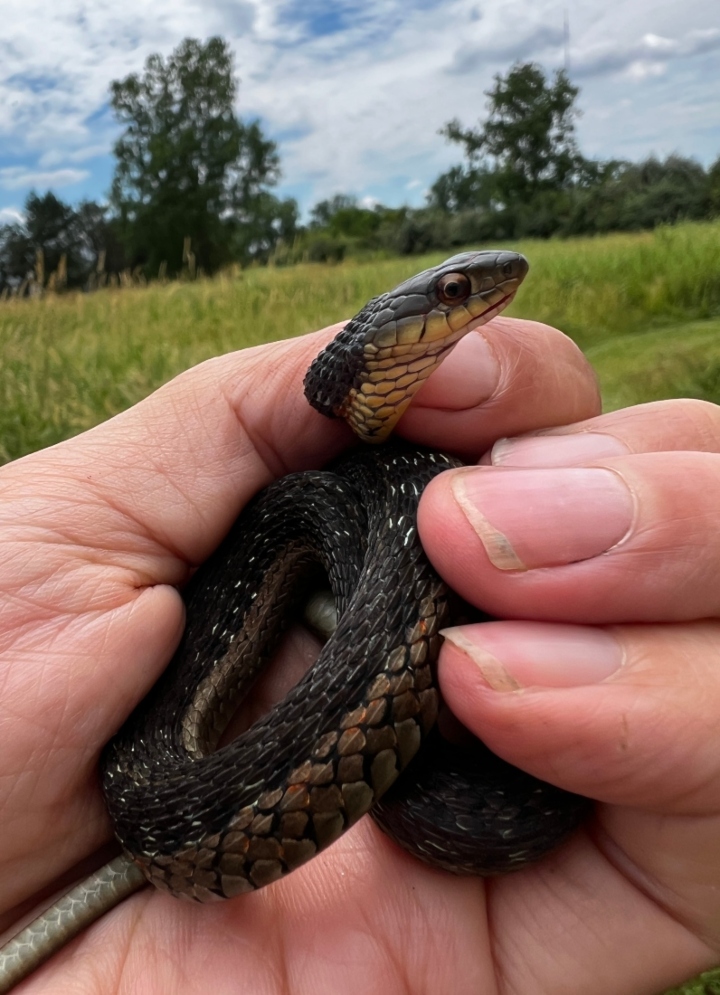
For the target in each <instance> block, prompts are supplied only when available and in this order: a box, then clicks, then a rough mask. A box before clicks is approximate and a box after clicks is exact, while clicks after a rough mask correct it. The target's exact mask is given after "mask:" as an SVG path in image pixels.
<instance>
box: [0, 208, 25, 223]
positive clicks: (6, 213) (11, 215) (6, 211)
mask: <svg viewBox="0 0 720 995" xmlns="http://www.w3.org/2000/svg"><path fill="white" fill-rule="evenodd" d="M24 220H25V215H24V214H23V213H22V211H21V210H19V209H18V208H17V207H0V224H2V225H13V224H15V223H16V222H18V221H24Z"/></svg>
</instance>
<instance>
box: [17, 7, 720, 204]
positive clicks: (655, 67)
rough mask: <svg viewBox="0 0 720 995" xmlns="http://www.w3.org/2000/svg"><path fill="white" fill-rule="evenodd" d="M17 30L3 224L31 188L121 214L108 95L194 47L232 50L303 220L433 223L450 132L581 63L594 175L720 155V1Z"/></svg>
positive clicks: (115, 21) (148, 18)
mask: <svg viewBox="0 0 720 995" xmlns="http://www.w3.org/2000/svg"><path fill="white" fill-rule="evenodd" d="M566 16H567V22H568V26H569V46H567V47H566V46H565V44H564V41H565V39H564V27H563V25H564V20H565V17H566ZM0 17H1V18H2V31H1V33H0V223H1V222H6V221H12V220H15V219H17V218H18V217H20V216H21V211H22V205H23V203H24V200H25V198H26V196H27V194H28V192H29V191H30V190H33V189H35V190H36V191H37V192H39V193H44V192H45V191H46V190H47V189H51V190H53V191H54V192H55V193H56V194H57V195H58V196H59V197H61V198H62V199H63V200H65V201H69V202H70V203H73V204H74V203H77V202H78V201H80V200H81V199H83V198H91V199H96V200H104V199H105V198H106V196H107V193H108V189H109V186H110V180H111V176H112V172H113V164H114V159H113V156H112V146H113V143H114V141H115V140H116V139H117V137H118V135H119V133H120V132H119V129H118V126H117V125H116V123H115V121H114V119H113V116H112V111H111V109H110V107H109V104H108V93H109V89H108V88H109V84H110V82H111V81H112V80H115V79H121V78H123V77H125V76H127V75H128V74H130V73H133V72H139V71H141V70H142V67H143V65H144V62H145V60H146V59H147V57H148V56H149V55H150V54H151V53H154V52H159V53H161V54H163V55H169V53H170V52H171V51H172V49H173V48H175V47H176V46H177V45H178V44H179V42H180V41H182V39H183V38H185V37H188V36H191V37H195V38H201V39H206V38H208V37H210V36H212V35H222V36H223V37H224V38H225V39H226V40H227V41H228V42H229V44H230V46H231V48H232V49H233V51H234V53H235V60H236V70H237V75H238V77H239V80H240V85H239V91H238V103H237V112H238V114H239V116H240V117H242V118H243V119H244V120H251V119H254V118H257V119H259V120H260V122H261V125H262V128H263V130H264V132H265V134H266V135H267V136H268V137H270V138H272V139H274V140H275V141H276V142H277V143H278V149H279V153H280V159H281V165H282V173H283V176H282V180H281V182H280V184H279V185H278V187H277V188H276V192H277V193H278V194H280V195H281V196H292V197H295V198H296V199H297V200H298V202H299V204H300V206H301V208H302V211H303V213H304V215H305V216H307V212H308V210H309V208H310V207H311V206H312V205H313V204H315V203H317V201H319V200H323V199H325V198H328V197H332V196H333V195H334V194H336V193H347V194H353V195H355V196H356V197H357V198H358V200H359V201H360V202H361V203H365V204H372V203H374V202H377V201H380V202H382V203H385V204H388V205H391V206H397V205H400V204H410V205H413V206H420V205H422V204H423V202H424V199H425V195H426V192H427V190H428V187H429V186H430V184H431V183H432V181H433V180H434V179H435V177H436V176H437V175H438V174H439V173H440V172H442V171H444V170H446V169H448V168H449V167H450V166H451V165H454V164H455V163H458V162H460V161H461V158H462V157H461V150H460V148H459V146H454V145H452V144H449V143H447V142H446V141H445V140H444V138H442V137H441V136H440V135H439V134H438V131H439V129H440V128H441V127H442V126H443V125H444V124H445V123H446V122H447V121H449V120H450V119H451V118H459V119H460V121H461V122H462V123H463V124H464V125H466V126H470V125H474V124H476V123H477V122H478V120H480V119H482V118H483V117H484V115H485V113H486V99H487V98H486V97H485V95H484V91H485V90H487V89H488V88H489V87H490V86H491V85H492V82H493V76H494V75H495V74H497V73H502V74H505V73H506V72H507V71H508V69H509V68H510V66H511V65H512V64H513V62H515V61H523V62H527V61H534V62H537V63H539V64H540V65H541V66H542V67H543V68H544V69H545V70H546V71H548V72H552V71H554V70H555V69H557V68H560V67H562V66H563V65H564V64H565V60H566V58H567V59H568V65H569V71H570V76H571V79H572V81H573V82H574V83H575V84H576V85H577V86H579V87H580V90H581V92H580V96H579V98H578V106H579V108H580V109H581V111H582V116H581V117H580V118H579V120H578V122H577V137H578V141H579V145H580V149H581V151H582V152H583V153H584V154H585V155H586V156H590V157H599V158H603V159H605V158H611V157H615V158H623V159H639V158H642V157H644V156H646V155H649V154H650V153H655V154H657V155H660V156H665V155H668V154H670V153H672V152H679V153H681V154H682V155H688V156H693V157H695V158H696V159H698V160H699V161H700V162H702V163H703V164H704V165H706V166H707V165H709V164H710V163H711V162H713V161H714V160H715V159H716V158H717V157H718V155H720V7H719V5H718V0H624V2H622V3H618V2H617V0H558V2H554V0H334V2H330V0H153V2H152V3H148V0H123V2H122V3H118V2H117V0H23V2H22V3H18V2H17V0H0Z"/></svg>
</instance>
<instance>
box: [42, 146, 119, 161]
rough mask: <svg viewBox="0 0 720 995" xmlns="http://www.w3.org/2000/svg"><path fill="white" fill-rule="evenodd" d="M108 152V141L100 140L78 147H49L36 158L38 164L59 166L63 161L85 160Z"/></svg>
mask: <svg viewBox="0 0 720 995" xmlns="http://www.w3.org/2000/svg"><path fill="white" fill-rule="evenodd" d="M109 152H110V142H109V141H108V142H102V143H98V144H96V145H86V146H85V147H84V148H79V149H72V150H67V149H49V150H48V151H47V152H43V154H42V155H41V156H40V158H39V159H38V165H39V166H43V167H45V166H59V165H60V164H61V163H65V162H87V160H88V159H95V158H96V157H97V156H101V155H107V154H108V153H109Z"/></svg>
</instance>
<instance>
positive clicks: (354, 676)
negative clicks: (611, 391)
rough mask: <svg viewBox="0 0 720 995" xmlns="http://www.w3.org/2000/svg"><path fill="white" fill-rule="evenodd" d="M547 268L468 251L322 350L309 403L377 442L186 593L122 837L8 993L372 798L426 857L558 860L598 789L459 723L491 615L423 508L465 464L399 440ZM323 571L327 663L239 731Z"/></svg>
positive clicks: (133, 720) (320, 836)
mask: <svg viewBox="0 0 720 995" xmlns="http://www.w3.org/2000/svg"><path fill="white" fill-rule="evenodd" d="M527 271H528V263H527V260H526V259H525V258H524V257H523V256H522V255H520V254H519V253H517V252H512V251H505V250H484V251H473V252H463V253H459V254H457V255H454V256H452V257H451V258H449V259H447V260H445V261H444V262H443V263H441V264H440V265H438V266H434V267H432V268H430V269H426V270H424V271H423V272H421V273H418V274H416V275H415V276H413V277H411V278H410V279H408V280H406V281H404V282H403V283H401V284H400V285H399V286H397V287H395V288H394V289H393V290H391V291H389V292H386V293H383V294H381V295H380V296H378V297H375V298H373V299H372V300H371V301H369V302H368V303H367V304H366V305H365V306H364V307H363V308H362V310H361V311H359V313H358V314H357V315H356V316H355V317H354V318H353V319H352V320H351V321H350V322H349V323H348V324H347V325H346V326H345V327H344V328H343V330H342V331H341V332H340V333H339V334H338V335H337V336H336V337H335V338H334V339H333V340H332V341H331V342H330V343H329V344H328V345H327V346H326V347H325V348H324V349H323V351H322V352H321V353H320V355H319V356H318V357H317V358H316V359H315V360H314V361H313V363H312V365H311V366H310V368H309V370H308V372H307V375H306V377H305V383H304V389H305V395H306V397H307V399H308V401H309V403H310V404H311V405H312V406H313V407H314V408H315V409H317V410H318V411H319V412H320V413H321V414H323V415H325V416H328V417H335V418H337V417H339V418H343V419H345V421H346V422H347V424H348V425H349V426H350V427H351V428H352V430H353V432H354V433H355V435H356V436H357V437H358V439H359V440H361V442H362V443H365V445H360V444H359V445H358V446H357V447H356V448H355V449H354V450H351V451H350V452H349V453H348V454H346V455H344V456H342V457H341V458H340V459H339V460H336V461H335V462H334V463H333V464H332V465H331V466H329V467H327V468H325V469H319V470H307V471H303V472H300V473H294V474H290V475H288V476H286V477H283V478H281V479H279V480H277V481H276V482H274V483H273V484H271V485H270V486H269V487H267V488H265V489H264V490H263V491H261V492H260V493H259V494H258V495H257V496H256V497H255V498H254V499H253V500H252V501H251V502H250V503H249V505H248V506H247V507H246V508H245V509H244V510H243V511H242V513H241V514H240V516H239V518H238V519H237V521H236V522H235V524H234V525H233V526H232V528H231V530H230V532H229V533H228V535H227V536H226V537H225V539H224V540H223V541H222V543H221V544H220V546H219V547H218V549H217V550H216V551H215V553H214V554H212V555H211V557H210V558H209V559H208V560H207V561H206V563H205V564H203V566H202V567H200V568H199V570H198V571H197V573H196V574H195V576H194V577H193V578H192V580H191V581H190V583H189V584H188V585H187V587H186V588H185V589H184V591H183V592H182V594H183V599H184V601H185V606H186V618H187V621H186V626H185V631H184V634H183V636H182V639H181V642H180V645H179V647H178V649H177V651H176V653H175V655H174V657H173V659H172V660H171V662H170V664H169V665H168V667H167V669H166V671H165V672H164V674H163V675H162V676H161V677H160V679H159V681H158V682H157V684H156V685H155V687H154V688H153V689H152V690H151V692H150V693H149V695H148V696H147V697H146V699H145V700H144V701H143V702H141V704H140V705H139V706H138V707H137V708H136V710H135V711H134V712H133V713H132V714H131V716H130V717H129V718H128V719H127V721H126V722H125V724H124V725H123V726H122V728H121V729H120V731H119V732H118V733H117V734H116V735H115V736H114V737H113V738H112V739H111V741H110V742H109V744H108V745H107V747H106V748H105V749H104V751H103V753H102V757H101V761H100V781H101V787H102V791H103V793H104V796H105V800H106V803H107V808H108V812H109V814H110V818H111V820H112V824H113V828H114V832H115V835H116V837H117V840H118V841H119V843H120V846H121V847H122V853H121V855H120V856H118V857H116V858H115V859H114V860H112V861H111V862H110V863H109V864H107V865H105V867H103V868H100V869H99V870H98V871H97V872H95V873H94V874H93V875H91V876H90V877H89V878H87V879H86V880H84V881H82V882H80V883H79V884H78V885H77V886H76V887H75V888H74V889H73V890H72V891H70V892H69V893H68V894H67V895H66V896H64V897H63V898H61V899H60V901H59V902H58V903H56V904H55V905H54V906H52V907H51V908H50V909H49V910H47V911H46V912H45V913H43V914H42V915H41V916H39V917H38V918H37V919H36V920H34V921H33V922H31V923H30V925H28V926H27V927H25V928H24V929H23V930H21V932H20V933H18V935H17V936H15V937H14V938H13V939H12V940H10V941H9V943H7V944H6V945H5V946H4V947H3V948H2V949H1V950H0V992H7V991H10V990H11V989H12V987H13V986H14V985H15V984H17V983H18V981H20V980H21V979H22V978H23V977H25V976H26V975H27V974H29V973H30V972H31V971H32V970H34V969H35V968H36V967H38V966H39V965H40V964H42V963H43V962H44V961H45V960H47V959H48V958H49V957H50V956H51V955H52V953H54V952H55V950H57V949H59V948H60V947H61V946H63V945H64V944H65V943H66V942H68V940H69V939H70V938H71V937H73V936H75V935H76V934H77V933H78V932H80V930H82V929H83V928H84V927H85V926H86V925H87V924H88V923H90V922H92V921H93V920H94V919H96V918H98V917H99V916H100V915H102V914H103V913H104V912H106V911H107V910H108V909H109V908H112V907H113V906H114V905H116V904H117V903H118V902H120V901H121V900H122V899H124V898H125V897H127V896H128V895H130V894H132V893H133V892H135V891H137V890H138V889H139V888H141V887H144V886H145V885H146V884H147V883H148V882H149V883H150V884H152V885H153V886H155V888H157V889H159V890H160V891H162V892H166V893H169V894H171V895H174V896H176V897H178V898H180V899H184V900H187V901H193V902H200V903H205V902H217V901H223V900H226V899H236V898H238V896H242V895H245V894H247V893H250V892H252V891H254V890H256V889H257V888H262V887H265V886H268V885H272V884H273V882H275V881H278V880H279V879H281V878H282V877H283V876H284V875H286V874H288V873H291V872H292V871H294V870H295V869H296V868H298V867H300V866H302V865H303V864H305V863H306V862H307V861H308V860H310V859H312V858H313V857H314V856H315V855H316V854H318V853H320V852H322V851H323V850H324V849H325V848H326V847H328V846H331V845H332V844H333V843H334V842H335V841H336V840H337V839H338V838H339V837H340V836H341V835H342V834H343V833H344V832H345V831H346V830H347V829H348V828H349V827H350V826H352V825H354V824H355V823H356V822H357V821H358V820H359V819H360V818H362V817H363V816H364V815H366V814H367V813H370V814H371V815H372V817H373V818H374V819H375V821H376V823H377V824H378V825H379V826H380V828H381V829H382V830H383V831H384V832H386V833H387V834H388V835H389V836H390V837H391V838H392V839H393V840H394V841H395V842H396V843H397V844H398V845H399V846H400V847H402V848H404V849H405V850H406V851H408V852H409V853H411V854H412V855H413V856H415V857H417V858H418V859H420V860H423V861H424V862H426V863H428V864H430V865H431V866H434V867H436V868H440V869H442V870H443V871H450V872H453V873H456V874H477V875H491V874H501V873H506V872H509V871H512V870H516V869H519V868H521V867H524V866H526V865H527V864H528V863H529V862H531V861H534V860H538V859H540V858H541V857H542V856H544V855H545V854H546V853H548V852H549V851H551V850H552V849H554V848H555V847H556V846H558V845H559V844H560V843H561V842H562V841H563V840H564V839H565V838H566V837H567V836H568V835H569V834H570V833H571V832H572V830H573V829H574V828H575V827H576V826H577V825H578V824H579V823H580V821H581V820H582V818H583V817H584V815H585V813H586V812H587V808H588V804H589V803H588V802H587V800H586V799H584V798H581V797H579V796H577V795H574V794H570V793H569V792H566V791H564V790H561V789H560V788H558V787H556V786H554V785H551V784H547V783H545V782H542V781H540V780H538V779H536V778H535V777H533V776H531V775H530V774H527V773H525V772H523V771H521V770H518V769H516V768H514V767H512V766H511V765H510V764H508V763H507V762H505V761H504V760H502V759H500V758H499V757H496V756H495V755H494V754H492V753H491V752H490V751H489V750H488V749H487V747H485V746H484V745H483V744H482V743H481V742H480V741H478V740H474V739H472V740H471V741H470V742H467V741H466V742H462V739H463V737H460V740H461V742H456V741H453V739H452V737H448V736H447V735H444V734H442V733H441V732H439V731H438V723H437V719H438V714H439V713H440V711H441V708H442V702H441V700H440V696H439V691H438V688H437V684H436V675H435V663H436V661H437V658H438V654H439V651H440V646H441V643H442V635H441V630H442V628H443V627H444V626H445V625H447V624H450V623H451V622H452V621H453V620H454V619H455V618H457V617H458V613H460V614H462V612H463V611H469V610H470V609H469V607H468V606H464V605H462V604H461V603H460V601H459V599H458V598H457V596H456V595H454V594H453V592H452V591H450V590H449V589H448V587H447V585H446V584H445V583H444V581H443V580H442V579H441V578H440V577H439V576H438V574H437V573H436V572H435V570H434V568H433V567H432V565H431V563H430V562H429V560H428V558H427V556H426V555H425V553H424V551H423V548H422V545H421V543H420V540H419V537H418V532H417V507H418V502H419V499H420V496H421V494H422V492H423V489H424V487H425V486H426V485H427V484H428V483H429V482H430V480H432V479H433V478H434V477H435V476H436V475H437V474H439V473H442V472H443V471H445V470H449V469H452V468H454V467H457V466H460V465H462V463H461V461H460V460H459V459H457V458H456V457H455V456H453V455H450V454H446V453H441V452H436V451H431V450H428V449H425V448H422V447H419V446H412V445H410V444H407V443H402V442H395V441H390V442H387V441H386V440H387V439H388V436H389V435H390V434H391V432H392V430H393V428H394V427H395V425H396V423H397V422H398V420H399V419H400V417H401V416H402V414H403V413H404V412H405V410H406V409H407V407H408V405H409V404H410V403H411V401H412V399H413V396H414V395H415V393H416V392H417V391H418V390H419V389H420V387H421V386H422V385H423V383H424V382H425V381H426V379H427V377H428V376H429V375H430V374H431V373H432V371H433V370H435V369H436V368H437V367H438V366H439V364H440V363H441V362H442V361H443V359H444V358H445V357H446V356H447V355H448V353H449V352H450V351H451V350H452V348H453V347H454V346H455V344H456V343H457V342H458V341H459V340H460V339H461V338H462V337H463V336H464V335H466V334H467V333H468V332H470V331H472V330H473V329H475V328H477V327H479V326H480V325H482V324H484V323H485V322H486V321H488V320H489V319H490V318H492V317H493V316H495V315H496V314H498V313H500V311H502V310H503V309H504V308H505V307H506V306H507V304H509V303H510V301H512V299H513V298H514V296H515V294H516V292H517V289H518V287H519V286H520V284H521V283H522V281H523V279H524V277H525V275H526V273H527ZM378 443H382V445H377V444H378ZM323 586H326V587H328V588H329V591H330V592H331V595H330V596H329V602H328V600H327V598H326V601H325V606H326V608H325V610H326V612H329V614H330V616H332V618H331V620H330V621H328V622H327V623H326V630H327V631H326V635H329V638H327V641H326V642H325V644H324V646H323V647H322V649H321V650H320V653H319V656H318V658H317V661H316V662H315V664H314V665H313V666H312V667H311V668H310V670H309V671H308V672H307V673H306V674H305V676H304V677H303V678H302V679H301V680H300V681H299V682H298V683H297V684H296V685H295V687H293V688H292V689H291V690H290V691H289V692H288V693H287V695H286V696H285V697H284V698H283V699H282V700H281V701H280V702H278V703H277V704H276V705H275V706H274V707H273V708H272V709H271V710H270V711H269V712H268V713H267V714H266V715H265V716H263V717H262V718H261V719H260V720H259V721H257V722H255V723H254V724H253V725H252V726H250V728H249V729H246V730H245V731H244V732H242V733H240V735H238V736H236V737H235V738H234V739H231V741H230V742H225V741H224V740H223V734H224V732H225V730H226V728H227V726H228V723H229V721H230V720H231V718H232V716H233V714H234V713H235V712H236V709H237V708H238V706H239V703H240V702H241V701H242V700H243V699H244V698H245V697H246V696H247V694H248V693H249V691H250V689H251V687H252V685H253V683H254V681H255V679H256V678H257V676H258V674H259V672H260V671H261V669H262V668H263V667H264V666H265V664H266V663H267V662H268V661H269V660H270V659H271V657H272V655H273V653H274V652H275V650H276V648H277V646H278V642H279V640H280V638H281V637H282V634H283V632H284V631H285V630H286V628H287V626H288V625H289V624H290V621H291V620H292V619H293V618H296V617H297V616H298V614H299V613H301V612H302V607H303V603H304V601H306V600H307V592H308V590H310V589H315V588H322V587H323ZM328 605H329V607H328ZM323 624H324V623H319V627H320V628H322V625H323ZM467 738H468V737H465V739H467ZM238 900H242V898H238Z"/></svg>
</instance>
